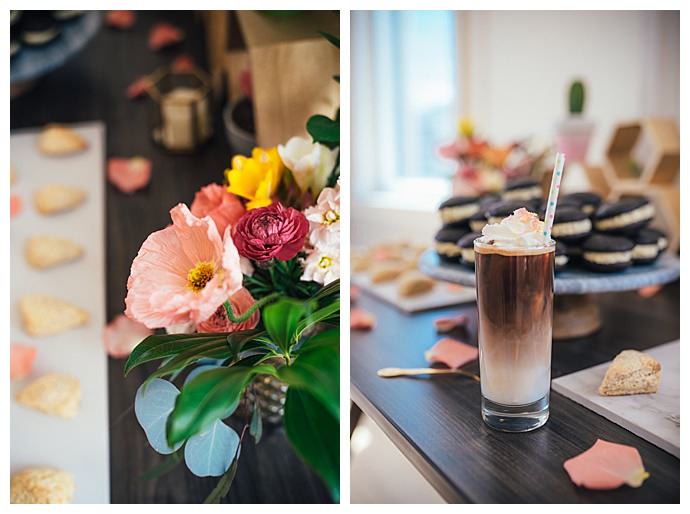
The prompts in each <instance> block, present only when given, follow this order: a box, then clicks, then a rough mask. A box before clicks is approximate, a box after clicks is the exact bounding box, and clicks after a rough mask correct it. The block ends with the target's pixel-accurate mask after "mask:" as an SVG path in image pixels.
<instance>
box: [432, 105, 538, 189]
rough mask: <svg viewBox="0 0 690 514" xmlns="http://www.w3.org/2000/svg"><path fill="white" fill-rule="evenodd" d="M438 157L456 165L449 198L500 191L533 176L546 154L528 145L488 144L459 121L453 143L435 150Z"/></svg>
mask: <svg viewBox="0 0 690 514" xmlns="http://www.w3.org/2000/svg"><path fill="white" fill-rule="evenodd" d="M439 155H440V156H441V157H443V158H446V159H452V160H454V161H456V162H457V163H458V167H457V169H456V171H455V174H454V176H453V194H456V195H461V194H469V195H477V194H483V193H496V192H499V191H501V190H503V187H504V186H505V183H506V181H508V180H510V179H514V178H520V177H526V176H530V175H537V174H538V171H539V166H540V165H541V163H542V162H543V161H544V159H545V158H546V157H547V156H546V151H545V150H544V149H543V148H541V149H539V148H536V147H535V145H534V144H532V143H531V142H529V141H515V142H512V143H510V144H507V145H504V146H498V145H493V144H491V143H490V142H489V141H488V140H486V139H483V138H481V137H478V136H477V135H476V134H475V130H474V124H473V123H472V121H471V120H469V119H467V118H463V119H462V120H460V123H459V125H458V136H457V137H456V139H455V140H454V141H452V142H450V143H448V144H445V145H443V146H441V147H440V148H439Z"/></svg>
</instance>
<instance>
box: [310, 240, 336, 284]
mask: <svg viewBox="0 0 690 514" xmlns="http://www.w3.org/2000/svg"><path fill="white" fill-rule="evenodd" d="M339 277H340V251H339V249H338V247H325V248H314V249H313V250H312V251H311V253H310V254H309V256H308V257H307V258H306V260H305V261H304V273H303V274H302V277H301V279H302V280H305V281H310V280H313V281H314V282H318V283H319V284H323V285H326V284H330V283H331V282H333V281H334V280H336V279H338V278H339Z"/></svg>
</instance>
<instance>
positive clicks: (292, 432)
mask: <svg viewBox="0 0 690 514" xmlns="http://www.w3.org/2000/svg"><path fill="white" fill-rule="evenodd" d="M283 421H284V424H285V433H286V434H287V437H288V439H289V440H290V442H291V443H292V445H293V446H294V448H295V450H296V451H297V453H298V454H299V455H300V456H301V457H302V459H303V460H304V461H305V462H306V463H307V464H309V465H310V466H311V467H312V468H313V469H314V471H316V472H317V473H318V474H319V475H320V476H321V478H323V479H324V481H325V482H326V484H327V485H328V488H329V489H330V491H331V495H332V496H333V499H334V501H336V502H337V501H339V497H340V444H339V439H340V438H339V433H340V424H339V422H338V419H336V418H334V417H333V416H332V415H331V413H330V412H329V411H328V410H327V409H326V408H325V407H324V406H323V404H322V403H321V402H320V401H318V400H317V399H316V398H314V396H312V395H311V394H309V393H308V392H306V391H303V390H300V389H296V388H295V389H293V388H292V387H291V388H289V389H288V392H287V398H286V400H285V416H284V420H283Z"/></svg>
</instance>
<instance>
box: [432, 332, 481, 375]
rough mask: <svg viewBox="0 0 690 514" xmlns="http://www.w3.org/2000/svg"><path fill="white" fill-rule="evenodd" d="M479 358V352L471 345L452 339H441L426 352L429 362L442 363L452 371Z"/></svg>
mask: <svg viewBox="0 0 690 514" xmlns="http://www.w3.org/2000/svg"><path fill="white" fill-rule="evenodd" d="M478 356H479V350H478V349H477V348H475V347H474V346H470V345H469V344H465V343H461V342H460V341H456V340H455V339H451V338H450V337H444V338H443V339H439V340H438V341H437V342H436V344H434V346H432V347H431V348H429V349H428V350H427V351H426V352H424V358H425V359H426V360H427V361H429V362H441V363H443V364H445V365H446V366H448V367H449V368H452V369H458V368H459V367H461V366H463V365H464V364H467V363H468V362H472V361H473V360H475V359H476V358H477V357H478Z"/></svg>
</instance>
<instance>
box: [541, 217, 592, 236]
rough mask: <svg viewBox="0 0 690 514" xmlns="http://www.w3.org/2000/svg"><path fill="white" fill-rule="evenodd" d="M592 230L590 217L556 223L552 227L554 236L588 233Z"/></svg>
mask: <svg viewBox="0 0 690 514" xmlns="http://www.w3.org/2000/svg"><path fill="white" fill-rule="evenodd" d="M590 230H592V222H591V221H590V220H589V218H585V219H583V220H580V221H568V222H565V223H556V224H554V226H553V227H552V228H551V235H553V237H563V236H575V235H578V234H586V233H587V232H589V231H590Z"/></svg>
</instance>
